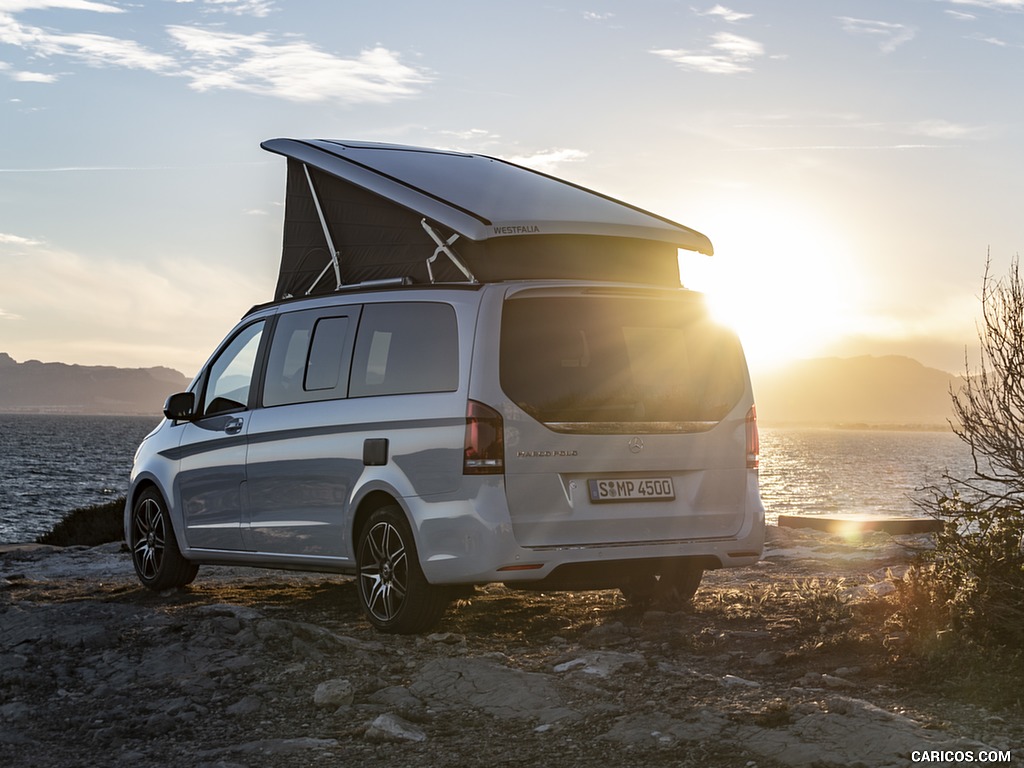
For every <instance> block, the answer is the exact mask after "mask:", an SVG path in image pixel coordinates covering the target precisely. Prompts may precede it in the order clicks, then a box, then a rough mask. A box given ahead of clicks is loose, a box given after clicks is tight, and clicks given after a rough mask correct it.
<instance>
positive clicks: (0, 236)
mask: <svg viewBox="0 0 1024 768" xmlns="http://www.w3.org/2000/svg"><path fill="white" fill-rule="evenodd" d="M41 244H42V243H41V241H39V240H33V239H32V238H30V237H21V236H20V235H9V234H6V233H4V232H0V245H26V246H28V245H31V246H35V245H41Z"/></svg>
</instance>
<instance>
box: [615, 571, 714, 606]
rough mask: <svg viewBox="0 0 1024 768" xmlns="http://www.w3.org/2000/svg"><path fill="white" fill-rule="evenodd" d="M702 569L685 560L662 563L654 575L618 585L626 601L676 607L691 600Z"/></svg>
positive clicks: (636, 603) (642, 604)
mask: <svg viewBox="0 0 1024 768" xmlns="http://www.w3.org/2000/svg"><path fill="white" fill-rule="evenodd" d="M703 578H704V569H703V568H701V567H700V566H698V565H693V564H692V563H687V562H675V563H670V564H668V565H666V566H665V567H664V568H663V569H662V571H661V573H660V574H659V575H657V576H640V577H637V578H635V579H633V580H630V581H629V582H628V583H626V584H623V585H622V586H621V587H619V591H620V592H622V596H623V597H625V598H626V601H627V602H628V603H631V604H633V605H637V606H640V607H646V606H655V607H659V608H665V609H667V610H680V609H682V608H685V607H686V606H687V605H689V604H690V603H691V602H692V601H693V596H694V595H695V594H696V593H697V588H698V587H700V582H701V579H703Z"/></svg>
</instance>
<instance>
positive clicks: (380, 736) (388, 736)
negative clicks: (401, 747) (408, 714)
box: [366, 714, 427, 742]
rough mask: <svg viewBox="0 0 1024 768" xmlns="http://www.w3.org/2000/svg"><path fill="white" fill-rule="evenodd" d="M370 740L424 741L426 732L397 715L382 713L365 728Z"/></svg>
mask: <svg viewBox="0 0 1024 768" xmlns="http://www.w3.org/2000/svg"><path fill="white" fill-rule="evenodd" d="M366 738H367V739H369V740H370V741H415V742H419V741H426V740H427V734H425V733H424V732H423V731H421V730H420V729H419V728H417V727H416V726H414V725H413V724H412V723H409V722H407V721H405V720H403V719H402V718H400V717H399V716H398V715H392V714H384V715H380V716H379V717H377V718H376V719H375V720H374V721H373V722H372V723H370V726H369V727H368V728H367V729H366Z"/></svg>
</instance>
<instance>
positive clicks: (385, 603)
mask: <svg viewBox="0 0 1024 768" xmlns="http://www.w3.org/2000/svg"><path fill="white" fill-rule="evenodd" d="M356 568H357V575H356V580H357V584H358V591H359V607H360V608H362V610H363V613H364V614H365V615H366V618H367V619H368V620H369V622H370V623H371V624H373V626H375V627H376V628H377V629H379V630H380V631H381V632H388V633H392V634H400V635H411V634H417V633H419V632H426V631H427V630H428V629H430V628H431V627H433V626H434V625H435V624H436V623H437V622H438V620H439V619H440V618H441V615H442V614H443V613H444V611H445V609H446V608H447V607H448V602H449V593H448V591H447V590H445V589H444V588H443V587H436V586H433V585H432V584H430V583H428V582H427V579H426V577H425V576H424V575H423V569H422V568H420V561H419V556H418V555H417V553H416V543H415V542H414V541H413V538H412V529H411V528H410V527H409V523H408V521H407V520H406V519H405V514H404V513H403V512H402V510H401V508H399V507H397V506H388V507H382V508H381V509H378V510H377V511H376V512H374V513H373V514H372V515H370V518H369V520H367V521H366V524H365V525H364V526H363V529H362V531H361V532H360V534H359V545H358V547H357V549H356Z"/></svg>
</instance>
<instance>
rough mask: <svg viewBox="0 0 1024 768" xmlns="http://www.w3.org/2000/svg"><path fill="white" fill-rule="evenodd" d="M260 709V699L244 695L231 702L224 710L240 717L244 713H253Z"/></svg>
mask: <svg viewBox="0 0 1024 768" xmlns="http://www.w3.org/2000/svg"><path fill="white" fill-rule="evenodd" d="M261 709H263V702H262V701H260V700H259V699H258V698H257V697H255V696H246V697H245V698H244V699H241V700H239V701H236V702H235V703H234V704H232V705H231V706H230V707H228V708H227V709H226V710H224V711H225V712H227V713H228V714H229V715H234V716H236V717H240V716H244V715H252V714H255V713H256V712H259V711H260V710H261Z"/></svg>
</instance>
